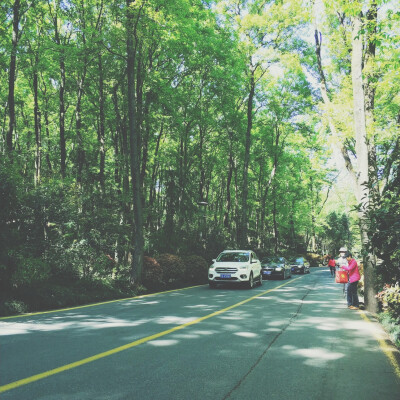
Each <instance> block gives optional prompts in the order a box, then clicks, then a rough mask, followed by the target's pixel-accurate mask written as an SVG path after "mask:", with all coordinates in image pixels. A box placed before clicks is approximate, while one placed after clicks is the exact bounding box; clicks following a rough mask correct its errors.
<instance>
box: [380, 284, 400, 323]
mask: <svg viewBox="0 0 400 400" xmlns="http://www.w3.org/2000/svg"><path fill="white" fill-rule="evenodd" d="M376 297H377V298H378V300H379V302H380V303H381V305H382V308H383V310H384V311H387V312H388V314H389V315H390V316H391V317H392V318H395V319H396V320H397V321H398V322H400V286H399V284H398V283H396V285H389V284H386V285H385V287H384V288H383V290H382V291H380V292H379V293H378V294H377V295H376Z"/></svg>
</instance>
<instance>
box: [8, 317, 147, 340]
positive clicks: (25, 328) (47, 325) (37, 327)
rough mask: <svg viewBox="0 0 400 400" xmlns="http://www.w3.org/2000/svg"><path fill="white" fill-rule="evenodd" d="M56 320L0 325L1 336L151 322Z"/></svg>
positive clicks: (115, 326)
mask: <svg viewBox="0 0 400 400" xmlns="http://www.w3.org/2000/svg"><path fill="white" fill-rule="evenodd" d="M81 318H82V317H81ZM57 319H60V318H57ZM55 320H56V318H53V319H49V320H46V321H43V322H36V321H29V322H18V323H12V324H6V323H0V336H8V335H21V334H26V333H30V332H57V331H63V330H67V329H74V328H79V329H84V328H90V329H105V328H117V327H119V328H120V327H136V326H139V325H143V324H146V323H148V322H150V321H151V320H150V319H148V318H146V319H140V320H134V321H129V320H125V319H118V318H113V317H107V318H100V317H98V318H89V317H86V318H82V319H81V320H80V321H74V320H71V321H65V318H63V321H60V322H55Z"/></svg>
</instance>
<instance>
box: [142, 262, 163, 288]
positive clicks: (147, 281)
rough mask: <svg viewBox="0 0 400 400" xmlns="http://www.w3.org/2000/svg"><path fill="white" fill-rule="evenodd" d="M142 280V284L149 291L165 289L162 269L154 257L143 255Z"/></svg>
mask: <svg viewBox="0 0 400 400" xmlns="http://www.w3.org/2000/svg"><path fill="white" fill-rule="evenodd" d="M142 281H143V285H144V286H145V287H146V288H147V289H148V290H150V291H151V292H154V291H158V290H163V289H165V286H166V285H165V281H164V276H163V269H162V268H161V265H160V264H159V263H158V262H157V260H156V259H154V258H151V257H147V256H145V257H144V259H143V277H142Z"/></svg>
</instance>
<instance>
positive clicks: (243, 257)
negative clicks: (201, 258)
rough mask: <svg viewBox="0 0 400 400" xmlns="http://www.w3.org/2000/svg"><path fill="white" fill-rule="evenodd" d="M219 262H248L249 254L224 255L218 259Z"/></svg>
mask: <svg viewBox="0 0 400 400" xmlns="http://www.w3.org/2000/svg"><path fill="white" fill-rule="evenodd" d="M217 261H218V262H232V261H233V262H247V261H249V253H222V254H220V255H219V256H218V258H217Z"/></svg>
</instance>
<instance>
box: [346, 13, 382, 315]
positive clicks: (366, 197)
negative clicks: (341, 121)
mask: <svg viewBox="0 0 400 400" xmlns="http://www.w3.org/2000/svg"><path fill="white" fill-rule="evenodd" d="M352 22H353V39H352V49H353V51H352V56H351V77H352V83H353V112H354V132H355V139H356V154H357V167H358V168H357V169H358V171H357V172H358V174H357V187H356V197H357V201H358V203H359V208H358V210H359V211H358V217H359V220H360V230H361V241H362V248H363V253H364V254H365V256H364V301H365V306H366V308H367V309H368V311H370V312H377V310H378V303H377V300H376V298H375V294H376V291H375V287H374V282H375V271H374V256H373V255H372V254H369V253H368V251H367V249H368V219H367V208H368V205H369V201H370V191H369V175H368V172H369V163H368V161H369V160H368V154H369V153H368V143H367V127H366V115H365V96H364V88H363V77H362V56H363V54H362V51H363V43H362V40H361V39H360V35H361V34H360V32H361V29H362V21H361V17H360V16H358V17H355V18H353V21H352Z"/></svg>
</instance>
